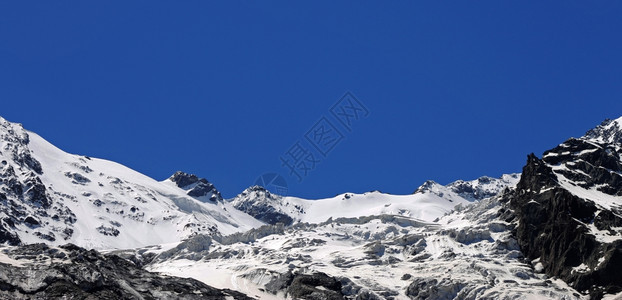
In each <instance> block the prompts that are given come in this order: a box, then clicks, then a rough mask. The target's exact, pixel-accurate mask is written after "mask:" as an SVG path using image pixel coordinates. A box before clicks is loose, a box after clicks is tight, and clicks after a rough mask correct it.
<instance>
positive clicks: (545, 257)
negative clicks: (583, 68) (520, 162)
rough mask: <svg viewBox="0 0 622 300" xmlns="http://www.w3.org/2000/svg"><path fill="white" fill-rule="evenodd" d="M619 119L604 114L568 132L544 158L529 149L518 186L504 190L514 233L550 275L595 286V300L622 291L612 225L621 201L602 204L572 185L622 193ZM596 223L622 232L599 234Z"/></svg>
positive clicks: (617, 222)
mask: <svg viewBox="0 0 622 300" xmlns="http://www.w3.org/2000/svg"><path fill="white" fill-rule="evenodd" d="M615 123H616V124H613V123H611V121H606V122H604V123H603V124H602V125H601V126H599V127H598V128H596V129H594V130H591V131H589V132H588V134H587V135H586V136H585V137H583V138H581V139H569V140H568V141H566V142H564V143H562V144H561V145H559V146H557V147H555V148H554V149H551V150H549V151H546V152H545V153H544V154H543V158H542V159H539V158H537V157H536V156H535V155H533V154H531V155H529V156H528V159H527V164H526V166H525V167H524V168H523V173H522V176H521V180H520V182H519V183H518V185H517V187H516V190H515V191H514V192H512V193H508V194H506V195H505V196H504V201H507V202H508V203H509V206H510V207H511V208H512V209H513V210H514V212H515V215H516V219H517V220H516V221H517V223H518V226H517V228H516V238H517V241H518V244H519V245H520V248H521V250H522V252H523V253H524V255H525V256H526V257H527V258H528V259H529V260H535V259H539V262H540V264H541V266H542V268H543V270H544V271H545V272H546V273H547V274H548V275H550V276H558V277H559V278H561V279H563V280H564V281H566V282H568V283H569V284H570V285H571V286H573V287H574V288H576V289H577V290H579V291H585V292H589V293H590V294H591V296H592V297H593V299H600V297H602V294H603V293H604V292H606V293H617V292H620V291H622V277H620V276H618V275H617V274H616V272H617V270H620V268H622V240H620V237H621V234H622V233H621V232H619V231H615V230H614V229H615V228H619V227H620V226H621V225H622V217H621V216H620V210H619V208H617V206H615V204H611V205H612V206H611V207H608V206H607V205H605V206H603V205H602V204H599V199H585V198H582V197H579V196H577V195H575V194H573V192H571V191H569V190H568V188H569V187H573V186H574V187H577V188H578V189H581V190H586V191H588V190H593V191H600V192H602V193H604V194H603V195H606V194H608V195H613V196H620V195H622V176H620V172H621V171H622V162H621V161H620V158H621V157H622V156H620V154H622V153H621V152H620V150H619V149H620V147H619V144H617V143H618V142H620V136H621V135H620V133H619V128H618V125H617V122H615ZM614 125H615V126H614ZM603 126H604V127H606V128H604V127H603ZM599 142H608V143H613V144H600V143H599ZM588 194H589V193H588ZM620 205H622V203H620ZM590 224H592V226H594V227H595V228H596V229H597V230H602V231H604V232H608V235H610V236H612V237H616V236H617V237H618V238H611V239H609V240H610V241H609V242H608V241H607V240H606V239H605V240H603V239H598V238H597V237H596V236H595V234H594V232H593V231H592V230H591V229H590V227H589V226H590ZM602 234H604V233H602Z"/></svg>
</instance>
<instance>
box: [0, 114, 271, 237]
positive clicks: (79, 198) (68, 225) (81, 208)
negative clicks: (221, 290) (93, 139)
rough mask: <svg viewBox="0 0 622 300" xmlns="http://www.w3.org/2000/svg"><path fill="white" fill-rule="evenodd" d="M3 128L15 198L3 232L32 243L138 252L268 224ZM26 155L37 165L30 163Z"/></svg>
mask: <svg viewBox="0 0 622 300" xmlns="http://www.w3.org/2000/svg"><path fill="white" fill-rule="evenodd" d="M0 123H1V125H2V128H0V132H1V133H2V139H0V143H2V144H1V146H2V149H3V151H2V154H1V158H2V164H3V166H2V170H3V175H4V176H3V177H4V178H5V181H6V182H5V184H3V185H2V191H3V193H2V195H3V198H8V199H7V200H6V205H4V206H3V208H5V209H4V211H3V212H2V213H1V214H2V219H3V223H2V224H3V226H2V227H3V228H4V229H6V230H8V231H11V232H14V233H15V234H17V236H19V239H20V240H21V241H22V242H24V243H36V242H47V243H51V244H65V243H68V242H72V243H75V244H77V245H80V246H84V247H86V248H96V249H108V248H132V247H140V246H146V245H152V244H161V243H170V242H177V241H179V240H181V239H182V238H184V237H187V236H189V235H191V234H193V233H197V232H201V233H212V234H230V233H234V232H239V231H245V230H248V229H251V228H253V227H257V226H259V225H261V222H259V221H257V220H255V219H254V218H252V217H250V216H249V215H247V214H245V213H242V212H240V211H237V210H236V209H234V208H233V207H232V206H231V204H229V203H223V202H215V203H203V202H201V201H198V200H197V199H195V198H193V197H191V196H189V195H187V191H186V190H184V189H182V188H179V187H177V186H176V185H175V184H174V183H172V182H171V181H170V180H166V181H164V182H158V181H156V180H154V179H152V178H149V177H147V176H145V175H143V174H140V173H138V172H136V171H134V170H131V169H129V168H127V167H125V166H123V165H120V164H117V163H114V162H111V161H107V160H102V159H96V158H90V157H86V156H78V155H72V154H68V153H66V152H64V151H62V150H60V149H58V148H56V147H55V146H53V145H52V144H50V143H48V142H47V141H46V140H44V139H43V138H41V137H40V136H39V135H37V134H35V133H32V132H28V131H26V130H24V129H23V128H22V127H21V125H18V124H13V123H9V122H7V121H6V120H4V119H0ZM24 154H27V156H28V159H27V160H25V161H26V162H29V163H23V162H22V161H24V159H21V157H23V156H24ZM9 180H12V181H11V182H9ZM29 182H34V183H35V184H29ZM33 195H34V196H33Z"/></svg>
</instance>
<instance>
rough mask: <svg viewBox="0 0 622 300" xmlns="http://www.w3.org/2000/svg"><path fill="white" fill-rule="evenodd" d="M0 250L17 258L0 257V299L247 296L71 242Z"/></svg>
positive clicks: (219, 297)
mask: <svg viewBox="0 0 622 300" xmlns="http://www.w3.org/2000/svg"><path fill="white" fill-rule="evenodd" d="M2 252H3V253H4V255H6V256H8V257H9V258H11V259H12V260H14V261H16V262H17V263H18V265H10V264H7V263H0V274H2V275H0V298H2V299H61V298H64V297H67V296H70V297H71V298H72V299H166V298H168V299H231V298H233V299H252V298H249V297H247V296H245V295H243V294H241V293H239V292H235V291H230V290H221V289H216V288H213V287H211V286H208V285H206V284H204V283H202V282H199V281H197V280H194V279H189V278H178V277H171V276H164V275H160V274H156V273H151V272H147V271H145V270H142V269H140V268H139V267H138V266H136V265H135V264H133V263H132V262H130V261H128V260H125V259H123V258H121V257H119V256H116V255H105V256H104V255H101V254H100V253H98V252H96V251H94V250H85V249H83V248H80V247H77V246H74V245H71V244H68V245H65V246H61V247H59V248H53V247H48V246H46V245H45V244H32V245H27V246H20V247H9V248H4V249H2Z"/></svg>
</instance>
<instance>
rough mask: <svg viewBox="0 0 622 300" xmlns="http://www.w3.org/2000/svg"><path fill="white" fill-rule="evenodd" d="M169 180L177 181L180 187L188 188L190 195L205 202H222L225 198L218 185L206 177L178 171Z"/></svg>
mask: <svg viewBox="0 0 622 300" xmlns="http://www.w3.org/2000/svg"><path fill="white" fill-rule="evenodd" d="M169 180H171V181H173V182H175V184H177V186H178V187H180V188H182V189H184V190H187V191H188V196H191V197H194V198H197V199H199V200H202V201H203V202H206V201H210V202H222V201H223V198H222V195H221V194H220V192H219V191H218V190H217V189H216V187H215V186H214V185H213V184H212V183H210V182H209V181H207V179H205V178H199V177H197V176H196V175H194V174H188V173H184V172H182V171H177V172H175V174H173V176H171V177H170V178H169Z"/></svg>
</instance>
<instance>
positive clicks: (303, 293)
mask: <svg viewBox="0 0 622 300" xmlns="http://www.w3.org/2000/svg"><path fill="white" fill-rule="evenodd" d="M287 294H288V295H289V296H290V297H292V298H294V299H309V300H333V299H335V300H337V299H344V297H343V295H342V294H341V283H340V282H339V281H338V280H336V279H335V278H333V277H330V276H328V275H326V274H324V273H315V274H310V275H307V274H299V275H295V276H294V278H293V279H292V282H291V285H290V286H289V287H288V288H287Z"/></svg>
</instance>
